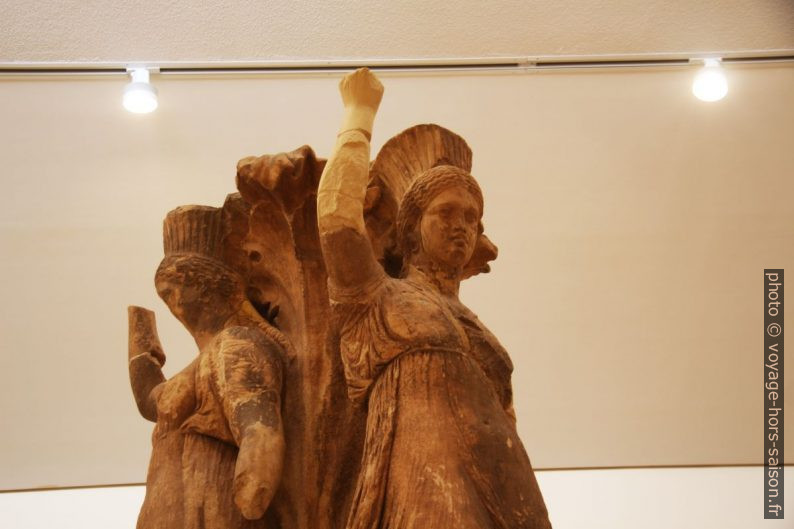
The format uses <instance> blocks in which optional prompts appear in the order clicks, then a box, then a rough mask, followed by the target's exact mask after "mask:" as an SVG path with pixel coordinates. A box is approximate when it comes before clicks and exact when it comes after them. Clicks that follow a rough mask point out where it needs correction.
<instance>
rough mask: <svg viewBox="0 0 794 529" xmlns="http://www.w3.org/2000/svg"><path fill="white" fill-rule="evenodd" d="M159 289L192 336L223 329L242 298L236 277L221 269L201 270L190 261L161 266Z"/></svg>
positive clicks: (182, 259)
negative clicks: (217, 328) (198, 332)
mask: <svg viewBox="0 0 794 529" xmlns="http://www.w3.org/2000/svg"><path fill="white" fill-rule="evenodd" d="M155 286H156V288H157V293H158V294H159V295H160V297H161V298H162V300H163V301H165V303H166V305H168V308H170V309H171V312H172V313H173V314H174V316H176V317H177V319H179V320H180V321H181V322H182V323H183V324H184V325H185V327H187V329H188V330H189V331H190V332H191V333H192V332H195V331H209V330H214V329H215V328H216V327H218V326H219V325H221V324H222V323H223V321H225V319H226V318H228V317H229V316H230V314H231V312H233V310H234V308H235V306H236V304H237V302H238V300H237V298H238V297H239V296H238V295H237V292H236V288H235V287H236V286H237V285H236V282H235V280H234V278H233V277H231V276H229V274H227V273H226V272H224V271H223V270H221V269H217V270H212V268H209V269H206V268H205V269H201V270H197V267H196V263H195V262H193V260H192V259H191V258H189V257H187V258H177V259H175V260H172V261H170V262H168V263H167V264H166V266H161V267H160V269H158V271H157V274H156V276H155Z"/></svg>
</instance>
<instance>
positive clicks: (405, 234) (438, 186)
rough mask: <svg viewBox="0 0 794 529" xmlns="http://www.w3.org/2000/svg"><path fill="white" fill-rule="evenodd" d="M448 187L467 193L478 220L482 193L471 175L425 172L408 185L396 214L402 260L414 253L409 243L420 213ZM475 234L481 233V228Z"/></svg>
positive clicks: (448, 169) (449, 169)
mask: <svg viewBox="0 0 794 529" xmlns="http://www.w3.org/2000/svg"><path fill="white" fill-rule="evenodd" d="M451 187H462V188H464V189H465V190H466V191H468V192H469V193H470V194H471V196H472V197H474V200H475V201H476V202H477V205H478V206H479V207H480V217H482V211H483V199H482V190H480V186H479V184H478V183H477V181H476V180H475V179H474V177H473V176H472V175H470V174H469V173H468V172H467V171H465V170H463V169H461V168H459V167H455V166H452V165H439V166H437V167H433V168H432V169H429V170H427V171H425V172H424V173H422V174H421V175H419V176H418V177H417V178H416V180H414V181H413V182H412V183H411V186H410V187H409V188H408V190H407V191H406V192H405V195H404V196H403V200H402V203H401V204H400V211H399V212H398V213H397V244H398V245H399V248H400V250H401V252H402V254H403V259H407V258H408V256H410V255H411V254H412V253H413V252H414V251H415V249H416V248H414V244H415V241H414V240H413V239H414V233H415V232H416V228H417V226H418V225H419V221H420V220H421V219H422V213H424V211H425V209H426V208H427V206H429V205H430V202H432V201H433V199H434V198H435V197H436V195H438V194H439V193H441V192H442V191H445V190H447V189H449V188H451ZM479 231H480V232H482V224H480V229H479Z"/></svg>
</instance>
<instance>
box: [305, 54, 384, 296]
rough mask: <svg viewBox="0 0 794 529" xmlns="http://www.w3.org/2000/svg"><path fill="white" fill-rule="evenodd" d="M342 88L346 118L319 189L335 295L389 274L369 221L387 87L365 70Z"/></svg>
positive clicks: (320, 222)
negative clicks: (374, 149)
mask: <svg viewBox="0 0 794 529" xmlns="http://www.w3.org/2000/svg"><path fill="white" fill-rule="evenodd" d="M339 91H340V93H341V95H342V101H343V103H344V107H345V117H344V120H343V121H342V126H341V128H340V130H339V136H338V137H337V141H336V146H335V147H334V150H333V153H332V154H331V157H330V158H329V160H328V163H327V164H326V166H325V170H324V171H323V174H322V177H321V178H320V185H319V188H318V190H317V219H318V227H319V231H320V243H321V246H322V250H323V256H324V259H325V263H326V268H327V272H328V277H329V278H330V282H331V287H332V293H331V295H332V297H335V294H340V293H346V294H350V293H354V292H356V291H361V292H363V291H364V289H365V288H366V287H367V286H368V285H370V284H372V283H373V282H375V281H376V280H378V279H379V278H380V277H382V276H383V275H384V271H383V269H382V268H381V266H380V264H379V263H378V261H377V259H376V258H375V256H374V254H373V252H372V247H371V245H370V242H369V239H368V238H367V231H366V227H365V224H364V199H365V196H366V188H367V180H368V177H369V157H370V138H371V134H372V125H373V123H374V121H375V113H376V112H377V110H378V106H379V105H380V100H381V98H382V97H383V85H381V84H380V81H378V79H377V78H376V77H375V75H374V74H372V72H370V71H369V70H368V69H367V68H361V69H359V70H356V71H355V72H353V73H351V74H348V75H347V76H345V77H344V78H343V79H342V81H341V83H340V84H339Z"/></svg>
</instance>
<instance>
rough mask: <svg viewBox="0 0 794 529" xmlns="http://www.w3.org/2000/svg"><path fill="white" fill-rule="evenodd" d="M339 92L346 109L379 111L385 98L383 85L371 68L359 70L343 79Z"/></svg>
mask: <svg viewBox="0 0 794 529" xmlns="http://www.w3.org/2000/svg"><path fill="white" fill-rule="evenodd" d="M339 92H340V93H341V94H342V102H343V103H344V105H345V108H350V107H367V108H370V109H372V110H373V111H377V110H378V107H379V106H380V100H381V99H382V98H383V85H382V84H381V82H380V81H379V80H378V78H377V77H375V74H374V73H372V72H371V71H370V70H369V68H359V69H358V70H356V71H355V72H352V73H349V74H347V75H346V76H344V77H343V78H342V81H340V83H339Z"/></svg>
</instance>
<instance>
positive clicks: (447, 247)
mask: <svg viewBox="0 0 794 529" xmlns="http://www.w3.org/2000/svg"><path fill="white" fill-rule="evenodd" d="M482 212H483V198H482V191H481V190H480V186H479V185H478V184H477V181H476V180H474V177H472V176H471V175H470V174H469V173H468V172H466V171H464V170H463V169H460V168H458V167H454V166H451V165H441V166H437V167H434V168H432V169H430V170H428V171H426V172H424V173H422V174H421V175H420V176H419V177H418V178H417V179H416V180H414V182H413V183H412V184H411V186H410V187H409V188H408V190H407V191H406V193H405V196H404V197H403V201H402V204H401V205H400V211H399V213H398V215H397V237H398V242H399V245H400V249H401V250H402V254H403V256H404V259H405V260H406V262H408V263H411V264H416V263H420V262H428V263H430V264H431V265H433V266H436V267H438V268H442V269H445V270H448V271H451V272H453V273H455V274H457V275H460V274H461V272H462V271H463V269H464V267H465V266H466V265H467V264H468V263H469V261H470V260H471V258H472V256H473V255H474V251H475V248H476V247H477V243H478V239H479V237H480V235H481V234H482V231H483V229H482V222H481V219H482Z"/></svg>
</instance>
